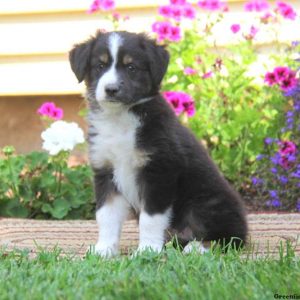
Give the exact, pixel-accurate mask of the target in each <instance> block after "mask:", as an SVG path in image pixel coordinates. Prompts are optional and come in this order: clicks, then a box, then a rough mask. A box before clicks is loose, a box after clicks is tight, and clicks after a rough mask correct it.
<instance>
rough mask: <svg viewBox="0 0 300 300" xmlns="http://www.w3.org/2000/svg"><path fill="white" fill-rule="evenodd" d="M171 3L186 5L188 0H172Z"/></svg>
mask: <svg viewBox="0 0 300 300" xmlns="http://www.w3.org/2000/svg"><path fill="white" fill-rule="evenodd" d="M170 3H171V4H172V5H184V4H185V3H186V0H170Z"/></svg>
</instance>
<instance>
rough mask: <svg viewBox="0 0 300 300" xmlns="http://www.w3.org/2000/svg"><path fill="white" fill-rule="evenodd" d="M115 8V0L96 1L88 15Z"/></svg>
mask: <svg viewBox="0 0 300 300" xmlns="http://www.w3.org/2000/svg"><path fill="white" fill-rule="evenodd" d="M114 8H115V1H114V0H94V1H93V3H92V4H91V6H90V8H89V10H88V13H94V12H96V11H98V10H104V11H107V10H112V9H114Z"/></svg>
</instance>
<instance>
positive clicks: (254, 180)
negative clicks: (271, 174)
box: [252, 177, 264, 185]
mask: <svg viewBox="0 0 300 300" xmlns="http://www.w3.org/2000/svg"><path fill="white" fill-rule="evenodd" d="M263 183H264V180H263V179H260V178H257V177H252V184H253V185H260V184H263Z"/></svg>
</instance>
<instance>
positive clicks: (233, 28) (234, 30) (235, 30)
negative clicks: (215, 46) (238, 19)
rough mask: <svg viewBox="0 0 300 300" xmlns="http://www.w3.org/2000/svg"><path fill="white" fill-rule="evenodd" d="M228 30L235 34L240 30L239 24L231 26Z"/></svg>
mask: <svg viewBox="0 0 300 300" xmlns="http://www.w3.org/2000/svg"><path fill="white" fill-rule="evenodd" d="M230 29H231V31H232V32H233V33H234V34H235V33H238V32H239V31H240V30H241V26H240V25H239V24H232V25H231V27H230Z"/></svg>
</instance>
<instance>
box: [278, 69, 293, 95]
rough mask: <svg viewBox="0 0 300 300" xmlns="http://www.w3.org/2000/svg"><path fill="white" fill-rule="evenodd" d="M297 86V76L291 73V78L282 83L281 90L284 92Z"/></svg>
mask: <svg viewBox="0 0 300 300" xmlns="http://www.w3.org/2000/svg"><path fill="white" fill-rule="evenodd" d="M296 85H297V79H296V78H295V74H293V73H290V74H289V77H287V78H285V79H283V80H282V82H281V83H280V85H279V86H280V88H281V90H283V91H287V90H289V89H291V88H293V87H295V86H296Z"/></svg>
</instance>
